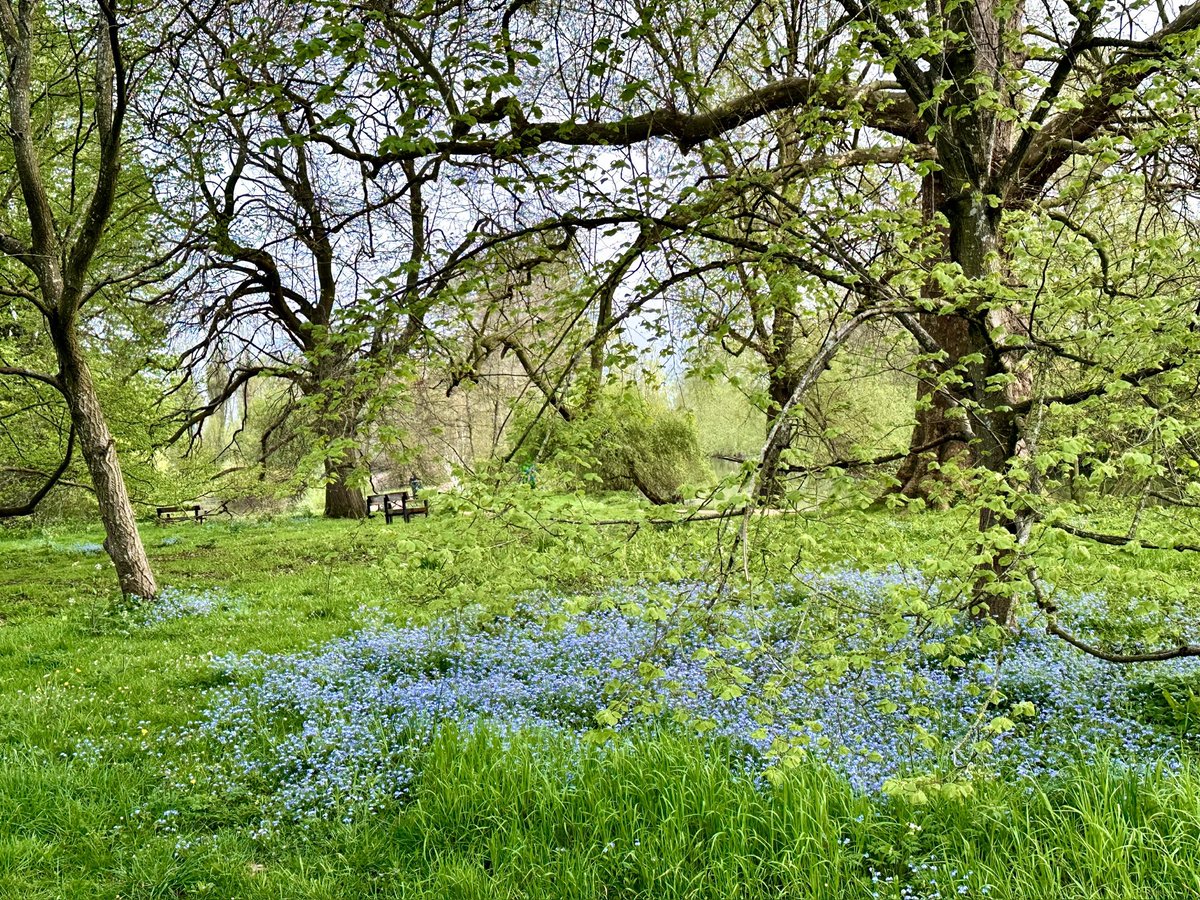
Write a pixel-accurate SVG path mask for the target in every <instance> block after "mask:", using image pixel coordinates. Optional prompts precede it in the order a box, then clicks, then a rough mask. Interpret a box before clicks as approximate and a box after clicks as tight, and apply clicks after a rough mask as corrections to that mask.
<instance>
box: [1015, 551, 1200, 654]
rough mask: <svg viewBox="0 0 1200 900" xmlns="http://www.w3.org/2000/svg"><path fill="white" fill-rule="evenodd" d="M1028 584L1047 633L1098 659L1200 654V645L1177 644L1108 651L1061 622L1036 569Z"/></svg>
mask: <svg viewBox="0 0 1200 900" xmlns="http://www.w3.org/2000/svg"><path fill="white" fill-rule="evenodd" d="M1029 583H1030V584H1032V585H1033V597H1034V601H1035V602H1036V603H1037V607H1038V609H1040V610H1041V611H1042V612H1044V613H1045V614H1046V633H1047V634H1052V635H1054V636H1055V637H1056V638H1060V639H1061V640H1064V641H1066V642H1067V643H1068V644H1070V645H1071V646H1072V647H1074V648H1075V649H1077V650H1082V651H1083V652H1084V653H1086V654H1087V655H1088V656H1094V657H1096V659H1102V660H1104V661H1105V662H1110V663H1119V664H1121V665H1127V664H1130V663H1143V662H1165V661H1167V660H1169V659H1184V658H1186V657H1193V656H1195V657H1200V644H1180V645H1179V646H1178V647H1168V648H1166V649H1164V650H1150V651H1147V652H1146V653H1116V652H1114V651H1111V650H1105V649H1104V648H1103V647H1097V646H1095V645H1094V644H1089V643H1087V641H1084V640H1082V639H1081V638H1078V637H1076V636H1075V635H1074V634H1072V633H1071V632H1069V631H1067V630H1066V629H1065V628H1063V627H1062V626H1061V625H1059V624H1058V607H1057V606H1056V605H1055V603H1054V601H1053V600H1051V599H1050V598H1049V597H1047V596H1046V592H1045V591H1043V590H1042V584H1041V580H1040V579H1039V578H1038V574H1037V572H1036V571H1035V572H1031V573H1030V578H1029Z"/></svg>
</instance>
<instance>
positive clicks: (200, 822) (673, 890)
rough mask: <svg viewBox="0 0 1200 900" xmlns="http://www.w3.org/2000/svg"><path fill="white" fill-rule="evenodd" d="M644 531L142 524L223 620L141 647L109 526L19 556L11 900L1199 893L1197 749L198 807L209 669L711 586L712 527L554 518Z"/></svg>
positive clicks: (601, 759)
mask: <svg viewBox="0 0 1200 900" xmlns="http://www.w3.org/2000/svg"><path fill="white" fill-rule="evenodd" d="M630 512H631V510H630V509H629V507H628V505H627V504H621V503H616V504H613V505H611V506H608V507H604V506H600V507H597V506H596V505H595V504H592V503H588V504H587V505H586V506H585V505H581V502H580V501H576V500H571V499H568V498H554V499H553V500H552V502H549V503H547V504H546V506H545V508H543V509H541V510H539V511H538V515H539V518H538V520H537V521H536V522H535V521H534V520H533V519H530V518H528V517H525V518H520V519H517V518H511V517H510V519H508V520H507V521H502V522H491V521H487V520H484V519H482V518H470V517H466V516H462V515H455V514H452V513H449V512H444V511H440V510H439V514H436V515H434V516H433V517H431V518H430V519H429V520H428V521H416V522H414V523H412V524H411V525H409V526H407V527H404V526H400V525H395V526H393V527H391V528H385V527H384V526H383V524H382V522H381V521H378V520H372V521H368V522H365V523H358V524H347V523H338V522H324V521H320V520H315V519H307V518H300V519H279V520H269V521H254V520H244V521H236V522H232V523H228V522H212V523H210V524H207V525H204V526H202V527H192V526H187V527H176V528H169V529H166V528H158V527H155V526H152V525H147V526H145V528H144V535H145V538H146V542H147V545H148V548H149V551H150V554H151V558H152V560H153V562H154V564H155V566H156V570H157V571H158V573H159V576H160V580H161V582H162V583H163V584H167V585H171V586H173V587H174V588H175V589H177V590H179V591H182V592H183V593H184V594H186V595H187V596H189V597H192V598H195V597H200V598H201V601H197V602H204V603H208V601H204V600H203V598H204V597H205V596H206V595H205V592H206V591H213V592H214V593H213V594H212V595H211V598H210V599H211V603H209V605H207V606H204V608H203V612H204V613H205V614H203V615H184V614H181V615H180V616H179V617H176V618H167V619H165V620H164V621H161V622H151V623H149V624H148V623H147V622H146V621H145V619H144V617H143V613H142V612H141V611H139V610H136V609H134V610H130V609H126V608H123V607H122V606H121V604H120V603H118V602H116V601H115V600H114V598H113V597H112V595H111V585H112V576H111V572H110V571H108V569H107V566H108V562H107V558H106V557H105V556H104V555H103V554H98V553H96V552H95V547H94V545H95V543H96V541H98V540H99V537H98V533H97V532H96V531H95V530H69V529H63V530H25V531H11V532H7V533H6V534H5V535H4V537H3V538H2V539H0V616H2V622H0V897H14V898H15V897H22V898H30V900H32V898H51V897H65V898H77V897H122V898H151V897H222V898H266V897H279V898H318V897H321V898H325V897H327V898H335V897H336V898H344V897H429V898H440V897H464V898H475V897H478V898H485V897H486V898H492V897H495V898H508V897H530V898H536V897H562V898H576V897H578V898H592V897H595V898H600V897H646V898H652V897H653V898H675V897H679V898H683V897H689V898H699V897H712V898H717V897H721V898H725V897H745V898H758V897H763V898H765V897H829V898H835V897H864V898H866V897H874V896H879V897H893V898H902V897H913V898H916V897H923V898H933V897H943V898H949V897H957V896H966V897H982V896H989V897H1003V898H1034V897H1037V898H1042V897H1044V898H1057V897H1068V898H1101V897H1104V898H1117V897H1120V898H1124V897H1130V898H1133V897H1146V898H1159V897H1161V898H1174V897H1200V863H1198V862H1197V860H1200V775H1198V774H1196V773H1195V772H1194V771H1193V770H1192V768H1191V764H1190V763H1189V762H1188V756H1187V755H1186V754H1187V753H1188V752H1189V751H1187V750H1183V751H1182V752H1183V753H1184V754H1185V756H1184V761H1183V763H1182V769H1181V770H1180V771H1177V772H1170V771H1166V770H1163V771H1158V772H1155V771H1143V772H1137V773H1130V772H1124V773H1123V772H1121V771H1118V770H1116V769H1114V768H1111V767H1108V766H1105V765H1097V764H1093V765H1090V766H1088V767H1086V768H1077V769H1073V770H1070V771H1066V772H1063V773H1060V774H1059V775H1058V777H1056V778H1053V779H1042V780H1020V781H1015V780H1014V781H1012V782H1008V783H1006V782H1004V781H1002V780H991V781H986V782H983V783H980V784H978V785H977V786H976V787H975V789H974V791H973V793H972V794H971V795H970V796H969V797H966V798H963V799H958V800H948V799H934V800H933V801H932V802H928V803H924V804H920V805H914V804H912V803H910V802H908V801H907V800H904V799H898V798H893V799H890V800H887V801H883V800H881V799H880V798H878V797H872V796H866V795H864V794H862V793H861V792H856V791H854V790H853V789H851V788H850V786H849V785H848V784H847V783H846V782H845V781H844V780H843V779H842V778H840V777H839V776H837V775H836V774H834V773H832V772H830V771H829V770H827V769H826V768H824V767H823V766H821V765H817V764H811V765H805V764H802V765H799V766H796V767H794V768H790V769H788V770H787V771H786V772H785V773H783V774H782V775H781V776H780V777H779V778H778V779H776V781H777V783H775V784H774V785H773V786H772V785H770V784H768V783H766V782H764V781H763V780H762V779H761V778H760V777H756V776H755V774H754V773H749V772H746V771H745V770H744V767H743V766H742V764H741V762H740V758H739V755H738V752H737V751H736V749H735V748H731V747H728V746H727V745H726V744H725V743H724V742H722V741H717V742H707V741H700V740H697V739H695V738H693V737H688V736H685V735H682V734H680V733H678V732H677V731H672V730H667V731H662V730H646V731H639V732H637V733H636V734H633V735H632V736H630V737H629V738H628V739H627V740H623V741H620V742H618V743H616V744H612V745H608V746H600V745H594V744H590V743H586V742H585V743H582V744H581V743H579V742H578V741H577V740H576V739H574V738H572V737H569V736H564V735H562V734H557V733H552V732H547V731H543V730H533V731H529V732H524V733H520V734H517V735H515V736H514V735H513V734H503V733H500V732H497V731H495V730H492V729H489V728H483V729H480V730H477V731H475V732H474V733H468V732H465V731H461V730H458V729H455V728H445V729H442V731H441V732H440V734H439V735H438V736H437V738H436V739H435V740H434V741H433V743H432V745H431V747H430V748H429V750H428V752H427V753H425V754H424V755H423V756H422V758H421V761H420V765H419V767H418V770H417V772H416V776H415V778H414V780H413V782H412V785H411V789H410V790H409V791H408V792H407V793H406V795H405V796H404V797H403V798H401V799H399V800H397V801H396V802H394V803H390V804H384V805H382V806H380V807H377V808H374V809H373V810H372V811H371V813H370V814H369V815H356V816H353V817H350V821H348V822H345V821H342V819H341V818H340V817H338V816H336V815H334V816H330V817H326V818H320V819H315V820H312V821H306V822H303V823H293V824H286V825H285V826H284V827H281V828H279V829H277V830H276V831H274V832H272V833H271V834H269V835H265V836H264V835H261V834H259V826H260V822H261V819H262V811H261V809H260V808H259V806H258V805H257V803H256V797H255V795H254V793H253V792H247V793H244V794H242V795H236V794H230V793H229V792H228V791H223V792H220V791H216V790H215V789H211V788H210V787H209V786H208V785H207V784H206V783H205V780H204V778H203V777H201V778H200V779H199V783H197V784H196V785H195V787H194V788H190V789H189V788H188V787H187V785H188V784H189V782H190V779H191V778H193V777H195V775H196V774H197V770H196V768H195V757H194V750H193V749H189V748H187V747H185V746H183V745H182V744H181V743H180V742H178V741H176V740H175V738H174V737H173V736H174V735H177V734H179V733H180V730H182V729H186V726H187V723H189V722H192V721H195V720H196V719H197V718H198V717H200V716H202V714H203V712H204V710H205V708H206V706H207V704H208V703H209V702H210V698H211V697H212V695H213V692H214V691H215V690H219V689H220V688H221V687H222V686H223V685H224V684H225V683H226V682H227V680H228V676H227V675H226V674H224V670H223V669H222V668H221V667H220V666H215V665H214V663H213V659H214V657H224V656H228V655H230V654H241V653H246V652H250V651H263V652H265V653H272V654H281V653H290V652H296V651H305V650H312V649H314V648H319V647H322V646H324V645H325V644H326V643H327V642H328V641H330V640H333V639H336V638H341V637H344V636H347V635H352V634H354V633H356V632H359V631H360V630H361V629H363V628H364V627H367V628H378V627H381V626H384V625H388V624H391V625H403V624H406V623H414V622H416V623H429V622H438V621H440V620H441V619H443V618H445V617H447V616H449V615H451V614H452V613H453V612H454V611H455V610H459V609H461V608H464V607H470V608H472V609H473V610H474V613H473V615H474V616H475V617H477V618H478V619H480V620H481V621H483V620H486V619H487V618H488V617H489V616H491V615H493V614H506V613H508V612H511V610H512V607H513V603H514V598H516V597H518V596H519V595H522V594H524V593H526V592H529V591H532V590H543V591H545V592H547V593H548V594H551V595H555V596H594V595H596V594H597V593H599V592H601V591H603V590H605V589H606V588H608V587H610V586H613V585H619V584H632V583H635V582H647V583H657V582H662V581H671V580H675V581H678V580H680V579H685V578H689V577H692V578H694V577H698V576H703V575H704V574H705V573H704V571H703V567H704V566H706V565H708V564H709V563H711V561H712V550H711V547H712V545H713V542H714V540H715V537H716V533H717V530H718V529H719V528H720V527H721V526H720V525H719V524H716V523H714V524H705V525H690V526H687V527H677V528H672V529H663V528H654V527H650V526H641V527H638V526H632V525H616V526H606V527H603V528H590V527H586V526H575V525H570V526H564V525H560V524H554V523H552V522H551V521H550V519H551V518H552V517H558V518H566V517H571V516H574V517H576V518H580V517H587V516H596V515H599V516H602V517H609V518H621V517H626V516H628V515H629V514H630ZM959 525H960V523H957V522H956V521H955V519H954V518H953V516H952V515H945V516H933V515H929V516H924V517H913V518H908V519H905V518H901V519H895V518H892V517H884V516H882V515H881V516H860V515H857V514H856V515H855V517H854V518H853V520H852V521H843V522H840V523H837V522H826V523H825V524H823V525H817V524H816V523H813V522H810V521H807V520H804V519H802V518H788V519H783V518H782V517H781V519H780V520H779V521H772V522H769V523H764V524H763V526H762V527H763V529H764V531H763V532H762V533H761V534H760V535H759V540H761V541H763V542H769V546H771V547H772V548H773V551H774V552H773V553H772V554H771V560H772V562H770V563H768V562H756V563H753V564H754V565H756V566H757V565H760V566H761V567H762V569H761V571H757V570H756V572H757V574H759V575H760V576H761V577H767V576H768V575H770V574H772V573H771V572H768V571H767V568H768V567H769V566H773V565H778V566H779V571H784V570H786V569H787V568H788V567H789V566H795V565H796V564H797V562H798V561H799V562H802V563H803V564H804V565H806V566H809V567H812V568H819V567H820V566H822V565H828V564H832V563H837V562H842V561H845V560H848V559H854V561H855V562H856V563H857V564H858V565H859V566H861V567H863V568H871V567H872V566H874V565H877V564H881V563H883V562H885V561H889V560H891V559H894V558H895V557H896V556H897V555H900V556H908V557H910V558H911V559H912V560H913V561H914V564H916V565H920V566H923V567H933V566H935V565H936V563H937V561H938V560H945V559H947V558H948V555H947V547H949V546H951V545H953V544H954V541H955V540H956V535H957V534H958V532H959ZM1067 559H1068V554H1066V553H1065V552H1064V554H1063V555H1062V560H1063V561H1062V562H1061V566H1062V568H1061V571H1060V572H1059V573H1058V574H1059V578H1060V580H1064V581H1065V580H1066V579H1067V577H1068V570H1067V562H1066V560H1067ZM1195 566H1196V564H1195V563H1194V562H1192V560H1191V557H1189V556H1186V555H1183V554H1169V553H1145V552H1143V553H1139V554H1130V553H1121V552H1117V551H1111V552H1109V551H1105V552H1103V553H1100V552H1096V553H1093V554H1091V555H1090V556H1089V557H1088V558H1087V559H1085V560H1083V561H1082V562H1079V563H1078V564H1076V565H1074V567H1073V568H1072V569H1070V573H1069V574H1070V579H1071V581H1072V582H1073V583H1074V584H1076V585H1078V586H1079V587H1080V588H1086V587H1087V586H1089V585H1092V586H1095V585H1100V584H1117V585H1125V586H1129V587H1126V588H1124V589H1125V590H1135V589H1140V588H1141V587H1142V586H1145V585H1151V584H1159V585H1166V586H1167V587H1169V588H1170V589H1171V590H1172V591H1174V592H1175V593H1177V594H1178V595H1179V596H1185V595H1186V594H1187V587H1188V585H1189V584H1190V583H1191V582H1192V580H1193V579H1194V577H1195V574H1196V569H1195ZM1052 574H1053V570H1052ZM189 602H190V601H189ZM1147 702H1148V704H1149V705H1150V706H1154V704H1155V702H1157V698H1156V697H1149V698H1148V700H1147ZM1161 707H1162V704H1161V703H1158V705H1157V706H1155V709H1158V710H1159V711H1160V712H1163V709H1162V708H1161ZM1166 712H1170V710H1166ZM1166 712H1164V714H1166ZM1181 740H1182V741H1183V742H1184V743H1185V744H1186V740H1187V738H1186V737H1184V738H1181ZM93 746H95V747H101V748H103V750H102V752H99V753H90V752H86V751H87V748H89V747H93ZM213 752H217V751H213ZM214 759H215V757H214ZM201 775H202V773H201ZM181 783H182V784H183V785H184V787H183V788H181V787H180V784H181Z"/></svg>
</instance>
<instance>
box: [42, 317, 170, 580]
mask: <svg viewBox="0 0 1200 900" xmlns="http://www.w3.org/2000/svg"><path fill="white" fill-rule="evenodd" d="M53 334H54V338H55V341H54V344H55V347H54V349H55V352H56V354H57V356H58V364H59V369H60V371H59V380H60V382H61V384H62V388H63V395H64V396H65V397H66V401H67V404H68V406H69V407H70V410H71V421H72V423H73V424H74V425H75V433H76V439H77V440H78V443H79V452H80V454H81V455H82V456H83V459H84V462H85V463H86V464H87V467H88V472H89V473H91V476H92V486H93V487H94V488H95V490H96V502H97V504H98V505H99V507H100V520H101V521H102V522H103V523H104V533H105V539H104V549H105V550H107V551H108V555H109V557H111V559H112V561H113V565H114V566H115V568H116V571H117V582H118V583H119V584H120V586H121V593H122V594H125V595H126V596H133V597H142V598H145V599H149V598H152V597H155V596H156V595H157V594H158V585H157V584H156V583H155V581H154V573H153V571H151V569H150V560H149V559H148V558H147V556H146V549H145V547H144V546H142V537H141V535H140V534H139V533H138V529H137V521H136V519H135V518H134V514H133V505H132V504H131V503H130V501H129V492H128V491H127V490H126V488H125V479H124V477H123V476H122V474H121V463H120V460H119V459H118V457H117V445H116V442H115V441H114V440H113V436H112V433H111V432H110V431H109V430H108V424H107V422H105V419H104V412H103V410H102V409H101V407H100V398H99V397H98V396H97V395H96V387H95V384H94V383H93V381H92V373H91V370H90V369H89V367H88V364H87V360H86V359H85V357H84V355H83V351H82V348H81V347H80V346H79V342H78V338H77V336H76V335H75V333H74V328H73V327H72V326H71V325H70V324H67V325H64V326H61V328H60V329H54V330H53Z"/></svg>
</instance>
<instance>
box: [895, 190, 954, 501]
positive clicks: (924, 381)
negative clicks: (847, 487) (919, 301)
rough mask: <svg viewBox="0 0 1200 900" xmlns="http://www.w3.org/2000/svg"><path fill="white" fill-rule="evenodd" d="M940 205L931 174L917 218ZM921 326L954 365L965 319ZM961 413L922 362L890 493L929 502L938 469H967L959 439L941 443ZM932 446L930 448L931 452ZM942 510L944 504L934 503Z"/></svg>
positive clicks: (932, 317) (934, 290)
mask: <svg viewBox="0 0 1200 900" xmlns="http://www.w3.org/2000/svg"><path fill="white" fill-rule="evenodd" d="M944 202H945V191H944V189H943V187H942V182H941V178H940V176H939V174H938V173H935V172H931V173H930V174H928V175H926V176H925V178H924V179H923V180H922V182H921V210H922V219H923V220H924V222H925V224H926V226H927V227H928V226H931V225H932V224H933V222H934V220H935V217H936V216H937V214H938V213H939V211H940V209H941V207H942V205H943V203H944ZM942 240H943V247H944V250H945V251H946V252H948V251H949V247H948V241H949V235H948V234H946V233H944V232H943V234H942ZM940 293H941V292H940V291H939V289H938V287H937V284H936V282H934V280H933V279H932V278H931V279H928V280H927V281H926V282H925V285H924V286H923V288H922V290H921V294H922V296H924V297H926V298H927V299H934V298H936V297H938V296H940ZM917 319H918V321H919V322H920V324H921V327H922V328H924V329H925V330H926V331H927V332H928V333H929V335H930V337H932V338H933V339H934V340H935V341H936V342H937V344H938V346H939V347H940V348H941V349H942V350H943V351H944V352H945V354H946V360H945V361H944V363H945V364H948V365H957V363H958V361H959V360H960V359H962V358H963V356H965V355H966V354H967V353H969V352H970V350H969V334H968V328H967V321H966V319H964V318H962V317H960V316H950V315H937V314H936V313H921V314H919V315H918V317H917ZM961 416H962V410H961V409H960V408H959V406H958V404H957V403H956V402H955V398H954V397H953V396H951V394H950V393H949V392H948V391H946V390H944V389H939V388H938V385H937V367H936V366H935V365H933V364H932V363H926V364H925V365H924V366H923V367H922V374H921V377H920V378H919V379H918V381H917V397H916V419H917V421H916V424H915V425H914V426H913V431H912V438H911V439H910V441H909V451H908V456H906V457H905V458H904V461H903V462H902V463H901V464H900V468H899V470H898V471H897V472H896V480H897V485H896V486H895V487H894V488H892V489H891V490H889V491H888V492H887V493H889V494H899V495H900V496H902V497H907V498H908V499H910V500H917V499H919V500H924V501H926V502H929V501H932V500H933V499H934V497H935V495H936V493H937V490H936V487H937V486H938V485H939V483H941V482H943V481H944V478H943V475H942V467H943V466H945V465H946V464H947V463H949V462H951V461H952V460H955V459H957V460H959V462H960V463H962V464H964V465H970V464H971V462H972V454H971V452H970V448H969V447H968V446H967V444H966V443H964V442H962V441H945V440H943V439H944V438H945V437H946V436H947V435H952V434H958V433H961V432H962V418H961ZM930 448H933V449H930ZM937 505H938V506H941V507H945V506H948V505H949V504H948V503H947V502H946V501H945V500H944V499H942V500H940V501H938V503H937Z"/></svg>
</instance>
